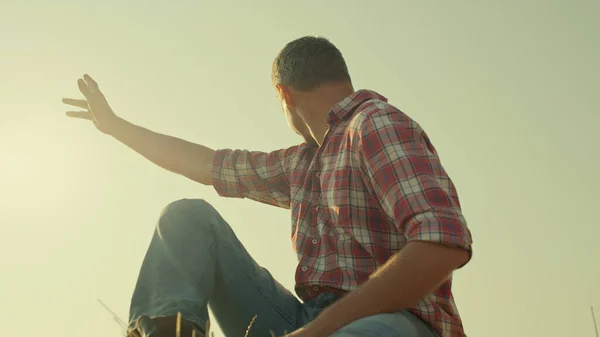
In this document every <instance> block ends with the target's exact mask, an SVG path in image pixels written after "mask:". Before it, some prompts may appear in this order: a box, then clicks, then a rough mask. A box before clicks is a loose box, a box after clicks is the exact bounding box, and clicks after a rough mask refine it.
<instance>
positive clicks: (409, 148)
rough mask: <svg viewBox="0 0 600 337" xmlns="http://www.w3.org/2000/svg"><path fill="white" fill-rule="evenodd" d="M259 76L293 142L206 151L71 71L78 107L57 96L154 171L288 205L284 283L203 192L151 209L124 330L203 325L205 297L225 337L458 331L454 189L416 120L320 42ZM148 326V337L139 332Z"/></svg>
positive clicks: (466, 249) (460, 252)
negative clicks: (152, 222) (356, 78)
mask: <svg viewBox="0 0 600 337" xmlns="http://www.w3.org/2000/svg"><path fill="white" fill-rule="evenodd" d="M272 77H273V84H274V86H275V89H276V91H277V95H278V97H279V100H280V102H281V106H282V108H283V111H284V113H285V116H286V118H287V120H288V122H289V124H290V126H291V128H292V129H293V130H294V131H295V132H296V133H298V134H299V135H300V136H302V137H303V138H304V142H303V143H302V144H300V145H298V146H293V147H290V148H287V149H282V150H278V151H273V152H270V153H263V152H250V151H245V150H235V151H234V150H228V149H226V150H218V151H214V150H212V149H209V148H207V147H204V146H201V145H197V144H193V143H190V142H187V141H184V140H181V139H177V138H173V137H169V136H165V135H162V134H158V133H155V132H152V131H150V130H147V129H144V128H141V127H139V126H136V125H134V124H131V123H129V122H127V121H125V120H124V119H122V118H120V117H118V116H117V115H116V114H115V113H114V112H113V110H112V109H111V108H110V106H109V104H108V103H107V101H106V99H105V97H104V96H103V94H102V93H101V92H100V90H99V88H98V85H97V83H96V82H95V81H94V80H93V79H92V78H91V77H89V76H87V75H85V76H84V77H83V79H79V81H78V85H79V89H80V91H81V92H82V93H83V95H84V96H85V100H74V99H65V100H64V102H65V103H67V104H70V105H75V106H79V107H81V108H83V109H85V111H79V112H77V111H76V112H68V113H67V115H69V116H71V117H77V118H83V119H88V120H91V121H93V123H94V125H95V126H96V127H97V128H98V129H99V130H100V131H102V132H104V133H106V134H108V135H111V136H113V137H114V138H116V139H117V140H119V141H121V142H122V143H124V144H125V145H127V146H129V147H131V148H132V149H134V150H135V151H137V152H138V153H140V154H142V155H143V156H145V157H146V158H148V159H149V160H150V161H152V162H154V163H155V164H157V165H159V166H161V167H163V168H165V169H167V170H170V171H172V172H175V173H178V174H181V175H184V176H186V177H188V178H190V179H192V180H194V181H197V182H199V183H201V184H205V185H213V186H214V188H215V189H216V191H217V192H218V193H219V194H220V195H221V196H226V197H237V198H250V199H253V200H256V201H260V202H263V203H267V204H270V205H274V206H279V207H283V208H287V209H290V210H291V220H292V240H293V243H294V247H295V249H296V251H297V254H298V258H299V264H298V268H297V271H296V275H295V279H296V286H295V292H296V293H297V294H298V296H299V297H300V299H302V302H300V301H298V300H297V299H296V297H295V296H293V294H292V293H291V292H289V291H288V290H286V289H285V288H284V287H282V286H281V285H280V284H279V283H278V282H277V281H275V280H274V279H273V277H272V276H271V274H270V273H269V272H268V271H267V270H265V269H264V268H262V267H261V266H259V265H258V264H257V263H256V262H255V261H254V260H253V259H252V258H251V257H250V255H249V254H248V252H247V251H246V250H245V249H244V247H243V246H242V244H241V243H240V242H239V241H238V239H237V238H236V236H235V234H234V233H233V231H232V230H231V228H230V227H229V225H228V224H227V223H226V222H225V220H224V219H223V218H222V217H221V215H219V213H217V211H216V210H215V209H214V208H212V207H211V206H210V205H209V204H208V203H206V202H205V201H202V200H180V201H176V202H174V203H172V204H170V205H168V206H167V207H166V208H165V209H164V211H163V212H162V214H161V216H160V218H159V221H158V225H157V227H156V230H155V234H154V237H153V239H152V242H151V244H150V247H149V248H148V251H147V254H146V257H145V259H144V262H143V264H142V267H141V271H140V274H139V278H138V282H137V285H136V288H135V291H134V294H133V298H132V302H131V312H130V323H131V328H132V331H131V335H132V336H137V335H141V334H149V335H153V334H156V333H160V334H161V336H165V337H167V336H169V337H170V336H173V335H174V331H175V323H176V317H177V314H178V313H181V315H182V317H183V325H182V329H183V330H182V333H181V334H182V336H189V335H190V334H191V332H192V330H196V331H195V333H197V336H200V335H202V334H203V333H204V332H205V328H206V327H205V322H207V319H208V312H207V306H210V308H211V309H212V311H213V313H214V314H215V316H216V319H217V320H218V323H219V325H220V326H221V328H222V330H223V331H224V333H225V334H226V335H227V336H240V337H241V336H243V335H244V333H245V331H246V328H247V327H248V323H249V322H250V321H251V320H252V318H253V317H254V316H256V320H255V322H254V324H253V326H252V328H251V330H250V336H269V331H270V330H272V331H273V332H274V333H275V334H277V335H278V336H279V335H282V334H285V333H286V332H289V334H288V335H286V336H289V337H304V336H311V337H324V336H336V337H346V336H399V337H417V336H419V337H420V336H442V337H451V336H452V337H455V336H465V333H464V331H463V327H462V322H461V319H460V317H459V314H458V311H457V308H456V305H455V302H454V299H453V296H452V292H451V275H452V272H453V271H454V270H455V269H458V268H460V267H461V266H463V265H465V264H466V263H467V262H468V261H469V259H470V256H471V243H472V242H471V234H470V232H469V230H468V228H467V226H466V223H465V219H464V217H463V215H462V213H461V210H460V205H459V201H458V197H457V194H456V190H455V188H454V185H453V183H452V181H451V180H450V178H449V177H448V175H447V174H446V172H445V171H444V169H443V168H442V166H441V164H440V162H439V159H438V156H437V154H436V151H435V148H434V147H433V146H432V144H431V143H430V141H429V138H428V137H427V135H426V133H425V132H424V131H423V130H422V129H421V127H420V126H419V125H418V124H417V123H416V122H415V121H413V120H412V119H410V118H409V117H408V116H406V115H405V114H404V113H402V112H401V111H400V110H398V109H397V108H395V107H394V106H392V105H390V104H388V103H387V100H386V99H385V98H384V97H383V96H381V95H379V94H377V93H375V92H373V91H369V90H359V91H355V90H354V88H353V85H352V82H351V79H350V75H349V74H348V69H347V67H346V63H345V61H344V58H343V57H342V54H341V53H340V51H339V50H338V49H337V48H336V47H335V46H334V45H333V44H331V43H330V42H329V41H328V40H327V39H324V38H319V37H303V38H300V39H297V40H294V41H292V42H290V43H288V44H287V45H286V46H285V47H284V48H283V50H282V51H281V52H280V54H279V55H278V56H277V58H276V59H275V61H274V63H273V69H272ZM147 326H150V329H154V328H156V329H157V330H155V331H152V332H148V331H144V327H147Z"/></svg>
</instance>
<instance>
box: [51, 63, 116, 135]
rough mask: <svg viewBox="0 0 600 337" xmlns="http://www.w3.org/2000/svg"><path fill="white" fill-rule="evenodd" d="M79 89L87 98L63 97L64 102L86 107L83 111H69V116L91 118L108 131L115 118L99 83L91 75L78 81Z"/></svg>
mask: <svg viewBox="0 0 600 337" xmlns="http://www.w3.org/2000/svg"><path fill="white" fill-rule="evenodd" d="M77 85H78V86H79V91H81V93H82V94H83V96H84V97H85V99H73V98H63V103H65V104H68V105H71V106H76V107H79V108H82V109H84V110H83V111H67V116H69V117H73V118H80V119H86V120H90V121H92V122H93V123H94V125H95V126H96V128H98V130H100V131H102V132H104V133H107V132H108V126H109V124H110V123H111V122H112V121H113V120H114V119H115V117H116V116H115V113H114V112H113V111H112V109H111V108H110V105H109V104H108V102H107V101H106V98H105V97H104V95H103V94H102V92H101V91H100V89H99V88H98V83H96V81H94V79H92V78H91V77H90V76H89V75H84V76H83V79H81V78H80V79H79V80H78V81H77Z"/></svg>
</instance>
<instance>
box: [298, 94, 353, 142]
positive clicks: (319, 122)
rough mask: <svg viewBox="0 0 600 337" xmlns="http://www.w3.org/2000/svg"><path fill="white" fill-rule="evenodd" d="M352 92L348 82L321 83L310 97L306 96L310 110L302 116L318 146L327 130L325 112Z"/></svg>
mask: <svg viewBox="0 0 600 337" xmlns="http://www.w3.org/2000/svg"><path fill="white" fill-rule="evenodd" d="M353 93H354V88H352V85H350V84H345V85H340V84H329V85H322V86H321V87H319V88H318V89H316V90H315V91H314V92H312V93H311V94H310V97H306V100H307V102H308V106H309V107H310V110H309V111H310V112H309V113H308V115H307V116H305V117H304V122H305V123H306V126H307V127H308V130H309V131H310V133H311V135H312V137H313V139H314V140H315V141H316V142H317V144H319V146H321V145H322V144H323V141H324V140H325V136H326V135H327V131H328V130H329V125H328V124H327V114H328V113H329V111H331V109H332V108H333V107H334V106H335V105H336V104H338V103H339V102H340V101H342V100H343V99H344V98H346V97H348V96H350V95H352V94H353Z"/></svg>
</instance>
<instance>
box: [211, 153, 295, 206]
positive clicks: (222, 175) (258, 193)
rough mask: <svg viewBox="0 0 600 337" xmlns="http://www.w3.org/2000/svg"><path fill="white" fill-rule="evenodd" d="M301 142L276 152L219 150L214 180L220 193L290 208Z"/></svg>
mask: <svg viewBox="0 0 600 337" xmlns="http://www.w3.org/2000/svg"><path fill="white" fill-rule="evenodd" d="M298 149H299V146H293V147H290V148H287V149H281V150H276V151H273V152H268V153H267V152H259V151H247V150H231V149H222V150H218V151H216V154H215V157H214V160H213V166H212V183H213V187H214V188H215V190H216V191H217V193H219V195H221V196H224V197H231V198H249V199H252V200H256V201H259V202H262V203H265V204H269V205H274V206H278V207H282V208H286V209H289V208H290V174H291V171H292V169H291V168H292V163H293V161H294V156H296V153H297V151H298Z"/></svg>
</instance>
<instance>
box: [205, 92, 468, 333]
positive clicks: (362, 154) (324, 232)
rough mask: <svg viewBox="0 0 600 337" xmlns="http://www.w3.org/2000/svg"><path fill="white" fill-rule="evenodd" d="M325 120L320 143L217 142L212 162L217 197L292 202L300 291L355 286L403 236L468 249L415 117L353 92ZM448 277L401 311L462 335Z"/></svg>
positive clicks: (448, 185) (453, 198)
mask: <svg viewBox="0 0 600 337" xmlns="http://www.w3.org/2000/svg"><path fill="white" fill-rule="evenodd" d="M327 122H328V124H329V126H330V127H329V132H328V133H327V135H326V138H325V140H324V142H323V145H322V146H321V147H314V146H308V145H307V144H301V145H298V146H293V147H290V148H287V149H281V150H277V151H273V152H270V153H265V152H251V151H245V150H229V149H225V150H219V151H217V153H216V156H215V160H214V163H213V185H214V187H215V189H216V191H217V192H218V193H219V194H220V195H221V196H226V197H237V198H249V199H253V200H256V201H259V202H263V203H266V204H270V205H275V206H279V207H283V208H286V209H291V218H292V242H293V245H294V249H295V250H296V252H297V254H298V260H299V265H298V268H297V269H296V292H297V293H298V295H299V296H300V298H302V299H303V300H308V299H310V298H311V297H313V296H314V293H315V292H318V290H319V289H327V288H333V289H340V290H346V291H351V290H353V289H356V288H357V287H358V286H359V285H361V284H362V283H364V282H366V281H367V280H368V278H369V275H371V274H372V273H373V272H374V271H375V270H376V269H377V268H378V267H380V266H381V265H383V264H384V263H385V262H386V261H387V260H388V259H389V258H390V257H391V256H392V255H393V254H395V253H396V252H398V251H399V250H400V249H402V247H403V246H404V245H405V244H406V243H407V242H409V241H428V242H435V243H439V244H442V245H447V246H453V247H461V248H464V249H466V250H468V251H469V252H471V242H472V241H471V234H470V231H469V229H468V228H467V225H466V222H465V219H464V217H463V215H462V212H461V209H460V204H459V201H458V196H457V193H456V190H455V187H454V185H453V183H452V181H451V180H450V178H449V177H448V175H447V174H446V172H445V170H444V169H443V168H442V166H441V164H440V161H439V158H438V156H437V154H436V150H435V148H434V147H433V146H432V144H431V142H430V141H429V138H428V137H427V134H426V133H425V132H424V131H423V129H421V127H420V126H419V125H418V124H417V123H416V122H415V121H413V120H412V119H411V118H409V117H408V116H407V115H405V114H404V113H402V112H401V111H399V110H398V109H397V108H395V107H394V106H392V105H390V104H388V103H387V99H386V98H385V97H383V96H380V95H379V94H377V93H375V92H373V91H368V90H361V91H357V92H356V93H354V94H352V95H351V96H348V97H347V98H345V99H344V100H342V101H341V102H339V103H338V104H337V105H335V106H334V107H333V108H332V110H331V111H330V112H329V114H328V116H327ZM451 282H452V281H451V279H448V280H447V281H445V282H444V283H443V284H442V286H441V287H439V288H438V289H437V290H436V291H434V292H433V293H431V294H430V295H429V296H427V297H426V298H424V299H423V300H421V301H420V302H419V303H418V304H417V305H416V306H414V307H412V308H410V309H409V310H410V311H411V312H412V313H414V314H416V315H417V316H419V317H421V318H422V319H423V320H424V321H426V322H428V323H429V324H430V325H431V326H432V327H433V328H434V329H435V330H436V331H437V332H438V333H439V334H440V335H441V336H442V337H457V336H465V334H464V330H463V327H462V322H461V319H460V317H459V314H458V310H457V308H456V304H455V302H454V299H453V296H452V292H451ZM313 288H314V289H313ZM311 289H312V290H314V291H311Z"/></svg>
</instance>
